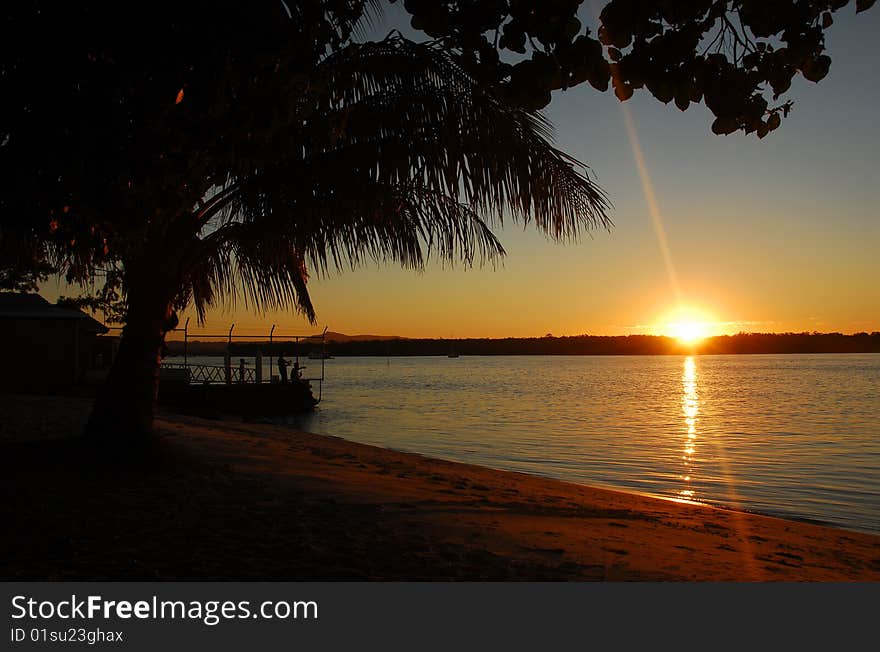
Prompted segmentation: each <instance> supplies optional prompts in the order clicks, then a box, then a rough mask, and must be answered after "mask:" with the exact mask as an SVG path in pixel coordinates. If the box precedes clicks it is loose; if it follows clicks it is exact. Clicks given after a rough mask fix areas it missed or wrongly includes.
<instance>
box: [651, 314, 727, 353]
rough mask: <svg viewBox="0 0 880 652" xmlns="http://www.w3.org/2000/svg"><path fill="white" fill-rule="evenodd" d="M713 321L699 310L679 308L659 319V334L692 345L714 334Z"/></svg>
mask: <svg viewBox="0 0 880 652" xmlns="http://www.w3.org/2000/svg"><path fill="white" fill-rule="evenodd" d="M714 324H715V321H714V320H713V319H712V318H711V317H710V316H709V315H707V314H706V313H705V312H703V311H701V310H695V309H692V308H679V309H678V310H675V311H673V312H672V313H670V314H668V315H666V316H665V317H664V318H663V319H661V320H660V322H659V326H658V329H657V330H658V331H659V334H661V335H665V336H666V337H673V338H675V339H677V340H678V341H679V342H681V343H682V344H687V345H693V344H696V343H697V342H699V341H700V340H703V339H705V338H707V337H711V336H712V335H714V334H715V333H714V330H715V329H714Z"/></svg>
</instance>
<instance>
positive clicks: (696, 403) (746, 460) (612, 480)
mask: <svg viewBox="0 0 880 652" xmlns="http://www.w3.org/2000/svg"><path fill="white" fill-rule="evenodd" d="M235 362H237V360H236V361H235ZM306 363H307V364H310V365H317V366H316V367H315V370H318V371H319V370H320V361H316V360H308V361H306ZM326 365H327V366H326V372H327V380H326V381H325V384H324V398H323V401H322V403H321V405H320V406H319V407H318V410H317V411H316V412H315V413H314V414H312V415H308V416H306V417H303V418H297V419H295V420H291V421H290V422H291V423H292V424H293V425H297V426H298V427H301V428H303V429H305V430H309V431H311V432H316V433H322V434H328V435H337V436H339V437H344V438H346V439H350V440H353V441H358V442H363V443H368V444H375V445H379V446H385V447H388V448H393V449H397V450H403V451H411V452H417V453H423V454H426V455H431V456H434V457H441V458H445V459H449V460H457V461H462V462H470V463H474V464H482V465H486V466H492V467H496V468H500V469H508V470H514V471H524V472H527V473H533V474H538V475H543V476H548V477H553V478H559V479H562V480H567V481H571V482H578V483H584V484H592V485H599V486H607V487H612V488H620V489H625V490H634V491H638V492H642V493H647V494H651V495H656V496H662V497H667V498H675V499H680V500H693V501H699V502H706V503H712V504H719V505H727V506H731V507H737V508H740V509H747V510H752V511H757V512H761V513H768V514H774V515H779V516H786V517H793V518H803V519H810V520H815V521H819V522H823V523H828V524H833V525H837V526H841V527H846V528H850V529H855V530H863V531H873V532H880V398H878V388H880V354H864V355H740V356H695V357H680V356H609V357H606V356H553V357H543V356H540V357H539V356H533V357H532V356H503V357H471V356H466V357H461V358H456V359H449V358H445V357H440V358H438V357H428V358H426V357H414V358H390V359H386V358H337V359H335V360H329V361H327V363H326ZM308 371H313V370H312V369H309V370H308ZM306 375H308V374H306ZM267 376H268V373H267Z"/></svg>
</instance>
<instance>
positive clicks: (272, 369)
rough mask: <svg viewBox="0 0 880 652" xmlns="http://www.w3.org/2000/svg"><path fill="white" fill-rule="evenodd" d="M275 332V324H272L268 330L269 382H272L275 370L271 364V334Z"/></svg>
mask: <svg viewBox="0 0 880 652" xmlns="http://www.w3.org/2000/svg"><path fill="white" fill-rule="evenodd" d="M274 334H275V324H272V328H271V330H270V331H269V382H270V383H271V382H272V374H273V373H274V371H275V367H274V366H273V364H274V360H275V358H274V357H273V356H272V336H273V335H274Z"/></svg>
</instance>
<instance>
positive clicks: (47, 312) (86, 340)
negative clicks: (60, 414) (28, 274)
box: [0, 292, 108, 392]
mask: <svg viewBox="0 0 880 652" xmlns="http://www.w3.org/2000/svg"><path fill="white" fill-rule="evenodd" d="M107 330H108V329H107V327H106V326H104V325H103V324H102V323H101V322H99V321H97V320H95V319H93V318H92V317H90V316H89V315H87V314H86V313H84V312H82V311H81V310H75V309H70V308H62V307H60V306H57V305H54V304H51V303H49V302H48V301H46V299H44V298H43V297H41V296H40V295H39V294H19V293H13V292H3V293H0V341H2V342H3V361H2V362H3V364H2V368H3V372H2V373H0V388H2V389H5V390H15V391H22V392H30V391H38V392H53V391H63V390H64V389H66V388H69V387H71V386H72V385H74V384H76V383H79V382H81V381H82V380H83V379H84V378H85V375H86V373H87V372H88V371H90V370H92V369H94V368H95V366H96V357H98V358H99V359H100V358H102V357H103V355H102V356H98V348H97V338H98V336H99V335H103V334H105V333H107Z"/></svg>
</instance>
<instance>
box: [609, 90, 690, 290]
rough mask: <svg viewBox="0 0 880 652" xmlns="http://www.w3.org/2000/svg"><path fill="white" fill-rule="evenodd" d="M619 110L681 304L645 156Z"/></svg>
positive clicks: (629, 118)
mask: <svg viewBox="0 0 880 652" xmlns="http://www.w3.org/2000/svg"><path fill="white" fill-rule="evenodd" d="M620 110H621V112H622V113H623V123H624V125H625V127H626V135H627V137H628V138H629V144H630V147H631V148H632V152H633V157H634V158H635V161H636V168H637V169H638V171H639V179H640V180H641V182H642V193H643V194H644V196H645V203H646V204H647V205H648V214H649V215H650V216H651V223H652V224H653V225H654V233H655V234H656V236H657V244H658V246H659V247H660V253H661V254H662V255H663V262H664V264H665V265H666V274H667V275H668V277H669V286H670V287H671V288H672V292H673V293H674V294H675V298H676V300H677V302H678V303H679V304H681V289H680V287H679V284H678V275H677V274H676V273H675V266H674V265H673V263H672V254H671V253H670V251H669V241H668V239H667V238H666V229H665V228H664V227H663V215H662V213H661V212H660V204H659V203H658V202H657V195H656V194H655V193H654V183H653V182H652V181H651V175H650V173H649V172H648V166H647V164H646V163H645V154H644V152H643V151H642V145H641V143H640V142H639V135H638V132H637V131H636V126H635V122H634V121H633V118H632V114H631V113H630V110H629V107H628V106H627V105H626V104H624V103H621V105H620Z"/></svg>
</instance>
